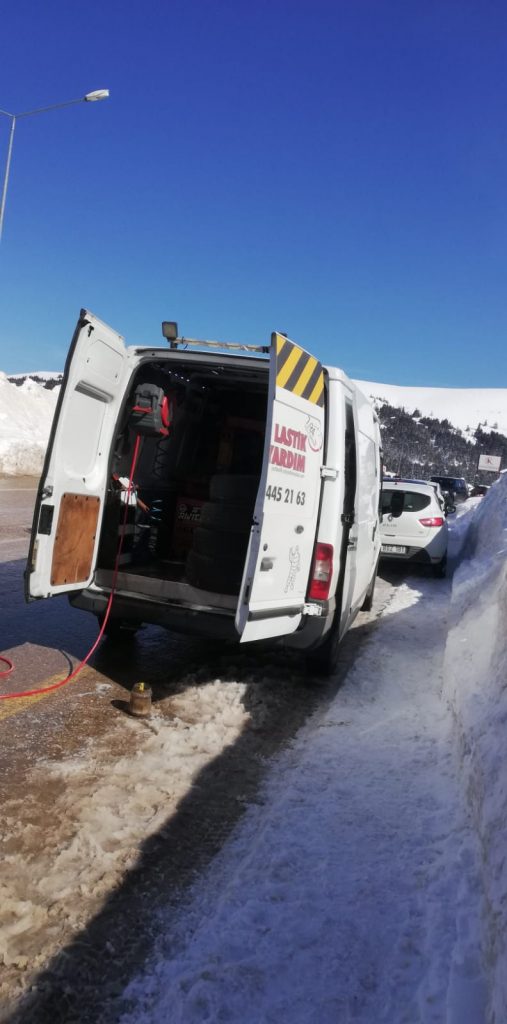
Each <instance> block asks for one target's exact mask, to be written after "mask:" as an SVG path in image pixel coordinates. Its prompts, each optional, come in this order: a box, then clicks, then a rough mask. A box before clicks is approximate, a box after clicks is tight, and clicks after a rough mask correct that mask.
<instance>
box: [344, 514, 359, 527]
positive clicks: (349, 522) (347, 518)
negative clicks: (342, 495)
mask: <svg viewBox="0 0 507 1024" xmlns="http://www.w3.org/2000/svg"><path fill="white" fill-rule="evenodd" d="M355 518H356V517H355V515H354V513H353V512H344V513H343V515H342V516H341V521H342V523H343V525H344V526H353V525H354V523H355Z"/></svg>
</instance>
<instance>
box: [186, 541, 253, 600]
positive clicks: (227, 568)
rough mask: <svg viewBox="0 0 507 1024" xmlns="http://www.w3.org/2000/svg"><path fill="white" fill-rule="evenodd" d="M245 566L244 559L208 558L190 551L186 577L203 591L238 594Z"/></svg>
mask: <svg viewBox="0 0 507 1024" xmlns="http://www.w3.org/2000/svg"><path fill="white" fill-rule="evenodd" d="M244 565H245V559H244V558H237V559H233V558H228V559H225V558H223V559H217V558H208V557H207V555H201V554H199V552H197V551H189V553H188V556H187V564H186V568H185V577H186V580H187V582H188V583H191V584H192V586H194V587H200V588H201V589H202V590H214V591H215V593H218V594H237V593H238V592H239V588H240V584H241V579H242V576H243V568H244Z"/></svg>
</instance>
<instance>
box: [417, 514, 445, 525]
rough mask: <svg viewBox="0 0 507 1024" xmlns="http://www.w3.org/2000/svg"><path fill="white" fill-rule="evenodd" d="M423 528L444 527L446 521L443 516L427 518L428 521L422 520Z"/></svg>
mask: <svg viewBox="0 0 507 1024" xmlns="http://www.w3.org/2000/svg"><path fill="white" fill-rule="evenodd" d="M419 522H420V523H421V526H443V525H444V523H445V519H443V518H442V516H427V517H426V519H420V520H419Z"/></svg>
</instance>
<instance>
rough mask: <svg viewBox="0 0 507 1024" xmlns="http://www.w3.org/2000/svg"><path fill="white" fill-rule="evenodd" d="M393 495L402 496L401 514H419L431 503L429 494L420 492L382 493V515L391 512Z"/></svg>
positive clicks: (393, 491)
mask: <svg viewBox="0 0 507 1024" xmlns="http://www.w3.org/2000/svg"><path fill="white" fill-rule="evenodd" d="M394 494H403V512H420V511H421V509H423V508H427V507H428V505H429V504H430V503H431V497H430V495H429V494H421V492H420V491H402V490H401V488H398V487H397V488H396V490H392V491H391V490H389V491H382V515H385V514H386V513H387V512H391V503H392V499H393V495H394Z"/></svg>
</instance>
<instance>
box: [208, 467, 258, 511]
mask: <svg viewBox="0 0 507 1024" xmlns="http://www.w3.org/2000/svg"><path fill="white" fill-rule="evenodd" d="M258 489H259V477H258V476H252V475H251V474H249V475H248V476H247V475H246V474H241V475H239V476H234V475H232V474H231V473H220V474H217V475H216V476H212V477H211V480H210V485H209V496H210V498H211V500H212V501H224V502H225V501H232V502H237V503H238V505H245V504H253V502H254V501H255V498H256V496H257V491H258Z"/></svg>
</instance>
